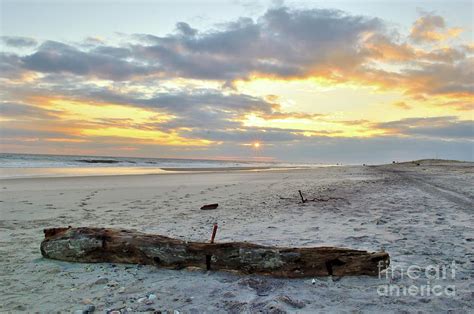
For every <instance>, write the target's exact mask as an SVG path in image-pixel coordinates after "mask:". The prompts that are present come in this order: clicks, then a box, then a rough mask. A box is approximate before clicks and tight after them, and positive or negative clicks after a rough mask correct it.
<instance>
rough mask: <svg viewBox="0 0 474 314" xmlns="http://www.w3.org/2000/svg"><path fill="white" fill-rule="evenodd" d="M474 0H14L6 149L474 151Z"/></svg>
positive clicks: (277, 155) (0, 129)
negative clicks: (306, 0)
mask: <svg viewBox="0 0 474 314" xmlns="http://www.w3.org/2000/svg"><path fill="white" fill-rule="evenodd" d="M473 10H474V9H473V2H472V1H449V2H448V1H418V2H417V1H382V0H379V1H324V2H323V1H308V2H303V1H237V0H234V1H181V0H174V1H108V0H103V1H79V0H71V1H22V0H19V1H9V0H0V14H1V16H0V20H1V25H0V36H1V37H0V45H1V46H0V47H1V49H0V50H1V52H0V83H1V85H0V86H1V88H0V145H1V146H0V148H1V151H2V152H10V153H12V152H15V153H37V154H68V155H69V154H74V155H98V156H99V155H101V156H134V157H166V158H198V159H203V158H204V159H238V160H262V161H272V160H274V161H289V162H317V163H353V164H355V163H382V162H391V161H392V160H397V161H402V160H414V159H421V158H443V159H458V160H471V161H472V160H473V159H474V157H473V149H474V146H473V139H474V137H473V135H474V130H473V125H474V124H473V103H474V98H473V94H474V73H473V72H474V66H473V65H474V36H473V25H474V11H473Z"/></svg>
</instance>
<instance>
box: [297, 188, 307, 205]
mask: <svg viewBox="0 0 474 314" xmlns="http://www.w3.org/2000/svg"><path fill="white" fill-rule="evenodd" d="M298 193H300V197H301V201H302V202H303V203H306V201H307V199H305V198H304V197H303V193H301V190H298Z"/></svg>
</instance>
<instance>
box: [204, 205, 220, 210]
mask: <svg viewBox="0 0 474 314" xmlns="http://www.w3.org/2000/svg"><path fill="white" fill-rule="evenodd" d="M217 206H219V204H209V205H204V206H202V207H201V209H202V210H209V209H216V208H217Z"/></svg>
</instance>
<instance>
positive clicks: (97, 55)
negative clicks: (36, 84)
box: [21, 41, 153, 81]
mask: <svg viewBox="0 0 474 314" xmlns="http://www.w3.org/2000/svg"><path fill="white" fill-rule="evenodd" d="M127 56H128V54H127V53H126V51H124V49H121V48H114V47H106V46H102V47H98V48H96V49H94V50H92V51H88V52H85V51H81V50H80V49H79V48H77V47H73V46H71V45H67V44H63V43H60V42H56V41H47V42H44V43H43V44H41V46H40V47H39V48H38V50H37V51H36V52H35V53H33V54H31V55H28V56H24V57H22V58H21V63H22V67H23V68H25V69H27V70H30V71H37V72H42V73H59V74H63V73H66V74H73V75H79V76H84V77H88V76H92V77H98V78H103V79H110V80H119V81H120V80H125V79H131V78H133V77H134V76H142V75H146V74H150V73H151V72H153V68H152V67H147V66H144V65H141V64H139V63H138V62H134V61H128V60H126V59H125V57H127Z"/></svg>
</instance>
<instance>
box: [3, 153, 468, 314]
mask: <svg viewBox="0 0 474 314" xmlns="http://www.w3.org/2000/svg"><path fill="white" fill-rule="evenodd" d="M473 170H474V165H473V164H472V163H458V162H447V161H443V162H441V161H430V160H427V161H422V162H421V163H420V165H417V164H416V163H400V164H391V165H385V166H366V167H363V166H344V167H326V168H316V169H300V170H297V169H294V170H281V169H280V170H274V171H224V172H222V171H221V172H208V173H177V174H176V173H173V174H156V175H124V176H101V177H74V178H36V179H11V180H0V192H1V203H0V216H1V221H0V282H1V284H0V295H1V298H0V303H1V304H0V312H6V311H41V312H51V311H65V312H71V311H76V310H84V309H86V308H87V307H88V306H90V305H93V306H94V307H95V309H96V311H98V312H105V311H107V310H113V309H115V310H121V311H122V312H124V311H129V312H136V311H152V310H161V311H165V310H171V311H173V310H177V311H179V312H184V313H187V312H196V313H198V312H209V313H213V312H235V313H238V312H259V311H262V312H273V313H281V312H284V311H287V312H295V311H298V312H301V313H306V312H311V313H313V312H322V313H323V312H324V313H326V312H331V311H334V312H344V311H346V312H353V311H355V312H357V311H362V312H381V311H384V312H403V311H409V312H416V311H418V310H421V311H425V312H445V311H448V310H454V311H455V312H456V313H459V312H461V313H463V312H465V313H467V312H471V311H472V309H473V306H474V301H473V300H474V295H473V282H472V277H471V275H472V270H473V268H472V260H473V259H474V258H473V244H474V228H473V223H472V216H473V201H474V191H473V182H474V172H473ZM298 190H302V191H303V193H304V195H305V197H307V198H308V199H312V198H315V197H318V198H322V199H324V200H326V199H327V201H318V202H308V203H305V204H302V203H301V202H300V198H299V195H298ZM331 197H333V198H336V199H328V198H331ZM209 203H219V207H218V209H216V210H209V211H201V210H200V209H199V208H200V207H201V206H202V205H204V204H209ZM215 222H217V223H218V224H219V230H218V232H217V237H216V241H219V242H224V241H249V242H254V243H258V244H265V245H279V246H341V247H348V248H354V249H363V250H369V251H378V250H381V249H383V250H385V251H387V252H388V253H389V254H390V256H391V261H392V266H397V267H399V268H400V269H406V268H407V267H408V266H410V265H419V266H420V267H422V268H424V267H428V266H429V265H451V263H452V262H453V261H454V262H455V263H456V264H455V265H456V272H455V276H454V278H452V276H451V273H449V276H448V278H446V279H440V280H432V281H431V282H430V284H431V285H432V286H433V285H436V284H439V285H440V286H442V287H443V291H444V289H445V288H446V287H448V286H449V287H451V288H450V289H452V288H453V287H454V289H455V295H454V296H453V295H452V294H451V293H450V295H446V293H444V294H443V295H442V296H434V295H430V296H427V295H415V296H410V295H407V296H404V295H400V296H398V297H397V296H393V295H392V296H380V295H379V293H378V289H380V286H384V285H387V284H393V285H401V286H410V285H415V286H420V285H426V283H427V279H426V277H424V276H420V278H419V279H411V278H409V277H408V276H406V274H404V276H403V278H402V274H403V271H399V272H395V273H394V275H393V276H391V275H390V276H389V279H386V278H385V277H382V278H378V277H367V276H361V277H344V278H330V277H321V278H315V281H314V282H312V278H307V279H276V278H271V277H262V276H244V275H235V274H231V273H225V272H208V271H202V270H165V269H159V268H156V267H153V266H140V265H120V264H114V265H112V264H79V263H67V262H60V261H54V260H48V259H44V258H42V256H41V254H40V251H39V246H40V243H41V241H42V239H43V228H48V227H60V226H68V225H71V226H96V227H119V228H128V229H136V230H139V231H143V232H147V233H156V234H162V235H166V236H169V237H175V238H180V239H186V240H194V241H208V239H209V237H210V234H211V230H212V225H213V223H215ZM392 277H393V278H392ZM448 292H450V290H449V291H448ZM150 294H153V295H155V296H156V298H154V297H153V296H152V297H151V298H150V299H147V297H148V296H149V295H150Z"/></svg>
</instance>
